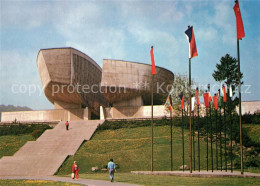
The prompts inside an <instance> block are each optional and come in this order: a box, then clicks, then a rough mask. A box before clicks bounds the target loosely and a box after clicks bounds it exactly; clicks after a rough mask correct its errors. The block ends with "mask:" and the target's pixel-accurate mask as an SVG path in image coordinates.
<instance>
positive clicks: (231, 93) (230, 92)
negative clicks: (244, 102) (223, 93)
mask: <svg viewBox="0 0 260 186" xmlns="http://www.w3.org/2000/svg"><path fill="white" fill-rule="evenodd" d="M229 97H231V98H232V97H233V92H232V85H229Z"/></svg>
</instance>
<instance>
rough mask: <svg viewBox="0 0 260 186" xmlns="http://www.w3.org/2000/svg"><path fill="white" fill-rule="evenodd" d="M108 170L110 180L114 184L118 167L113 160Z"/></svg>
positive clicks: (108, 165)
mask: <svg viewBox="0 0 260 186" xmlns="http://www.w3.org/2000/svg"><path fill="white" fill-rule="evenodd" d="M107 169H108V171H109V177H110V180H111V182H113V181H114V173H115V172H116V165H115V163H114V162H113V159H110V162H108V164H107Z"/></svg>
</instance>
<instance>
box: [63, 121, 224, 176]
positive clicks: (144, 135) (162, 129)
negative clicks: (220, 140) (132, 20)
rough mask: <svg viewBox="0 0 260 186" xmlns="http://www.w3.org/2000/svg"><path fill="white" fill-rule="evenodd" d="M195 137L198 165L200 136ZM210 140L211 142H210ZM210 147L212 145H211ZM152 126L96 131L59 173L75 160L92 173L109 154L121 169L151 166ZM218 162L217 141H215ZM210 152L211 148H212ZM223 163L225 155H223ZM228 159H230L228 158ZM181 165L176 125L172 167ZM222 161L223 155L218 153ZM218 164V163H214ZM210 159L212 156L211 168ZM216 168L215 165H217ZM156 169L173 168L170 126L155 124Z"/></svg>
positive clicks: (203, 146)
mask: <svg viewBox="0 0 260 186" xmlns="http://www.w3.org/2000/svg"><path fill="white" fill-rule="evenodd" d="M195 139H196V144H195V146H196V149H195V150H196V168H198V164H197V163H198V161H197V160H198V158H197V144H198V143H197V136H196V137H195ZM209 144H210V143H209ZM200 147H201V148H200V149H201V150H200V156H201V163H200V164H201V169H204V170H205V169H206V142H204V141H203V140H202V139H201V140H200ZM209 148H210V145H209ZM150 152H151V144H150V127H138V128H122V129H117V130H104V131H97V132H96V133H95V135H94V137H93V138H92V140H91V141H88V142H85V143H84V144H83V145H82V146H81V148H80V149H79V150H78V151H77V153H76V154H75V155H74V156H71V157H69V158H68V159H67V160H66V161H65V162H64V164H63V165H62V167H61V169H60V170H59V172H58V175H65V174H69V173H70V172H71V165H72V162H73V161H74V160H76V161H77V162H78V164H79V167H80V171H81V173H90V172H91V167H94V166H98V167H99V168H102V167H103V166H105V165H106V164H107V162H108V160H109V159H110V158H113V159H114V161H115V163H117V164H119V166H120V168H119V169H118V171H119V172H120V173H121V172H124V173H126V172H130V171H134V170H150ZM188 154H189V131H188V130H185V164H187V165H189V157H188ZM213 155H214V157H213V158H214V163H215V144H213ZM209 156H210V150H209ZM222 161H223V166H224V155H223V158H222ZM228 163H229V161H228ZM181 165H182V140H181V128H180V127H174V135H173V168H174V170H178V169H179V167H180V166H181ZM219 165H220V157H219ZM214 166H215V164H214ZM210 168H211V160H210V159H209V169H210ZM215 168H216V166H215ZM154 170H157V171H160V170H164V171H167V170H170V126H155V127H154Z"/></svg>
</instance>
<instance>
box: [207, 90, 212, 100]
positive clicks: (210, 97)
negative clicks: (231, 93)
mask: <svg viewBox="0 0 260 186" xmlns="http://www.w3.org/2000/svg"><path fill="white" fill-rule="evenodd" d="M208 94H209V102H211V101H212V99H211V95H210V92H209V93H208Z"/></svg>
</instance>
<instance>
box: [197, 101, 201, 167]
mask: <svg viewBox="0 0 260 186" xmlns="http://www.w3.org/2000/svg"><path fill="white" fill-rule="evenodd" d="M197 108H198V166H199V172H200V115H199V113H200V111H199V109H200V106H199V105H198V106H197Z"/></svg>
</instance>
